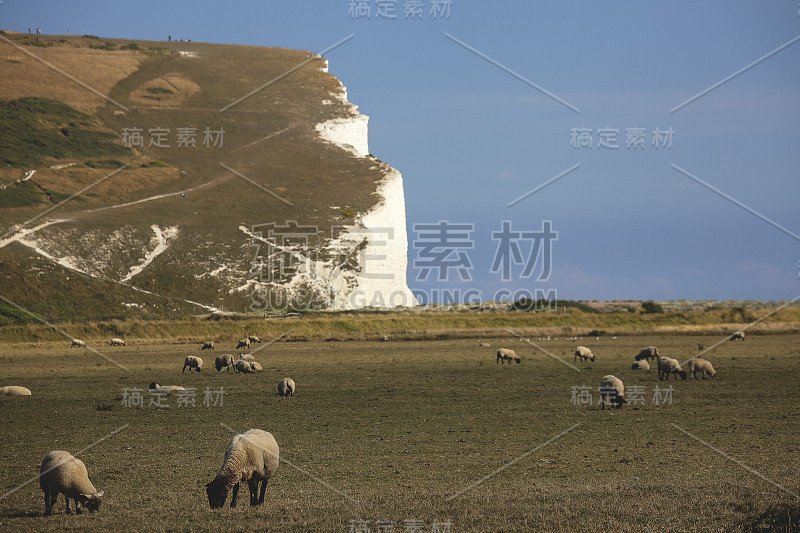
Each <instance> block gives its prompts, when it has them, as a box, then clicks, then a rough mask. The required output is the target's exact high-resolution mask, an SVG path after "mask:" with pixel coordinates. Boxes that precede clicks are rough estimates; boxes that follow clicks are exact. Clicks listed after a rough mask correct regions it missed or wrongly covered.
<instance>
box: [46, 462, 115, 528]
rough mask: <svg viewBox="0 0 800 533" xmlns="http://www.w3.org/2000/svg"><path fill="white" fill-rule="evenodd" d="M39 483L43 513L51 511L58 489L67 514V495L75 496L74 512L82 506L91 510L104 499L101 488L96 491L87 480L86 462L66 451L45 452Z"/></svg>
mask: <svg viewBox="0 0 800 533" xmlns="http://www.w3.org/2000/svg"><path fill="white" fill-rule="evenodd" d="M39 486H40V487H41V488H42V491H44V514H45V516H49V515H50V514H51V513H52V512H53V505H55V503H56V499H58V495H59V493H63V494H64V499H65V500H66V504H67V514H70V510H69V500H70V498H71V499H73V500H75V513H76V514H80V513H81V512H82V511H81V507H84V508H85V509H86V510H88V511H89V512H92V513H94V512H96V511H98V510H99V509H100V504H101V503H102V501H103V491H100V492H97V489H95V488H94V485H92V482H91V481H89V473H88V472H87V471H86V465H84V464H83V461H81V460H80V459H76V458H75V457H73V456H72V454H70V453H69V452H64V451H53V452H50V453H48V454H47V455H45V456H44V459H42V466H41V467H40V469H39ZM78 504H80V506H79V505H78Z"/></svg>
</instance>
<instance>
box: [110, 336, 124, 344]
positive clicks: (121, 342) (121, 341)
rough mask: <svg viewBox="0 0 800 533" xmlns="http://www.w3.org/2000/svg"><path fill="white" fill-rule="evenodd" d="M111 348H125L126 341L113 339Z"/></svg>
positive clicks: (117, 338)
mask: <svg viewBox="0 0 800 533" xmlns="http://www.w3.org/2000/svg"><path fill="white" fill-rule="evenodd" d="M111 346H125V341H124V340H122V339H120V338H119V337H114V338H113V339H111Z"/></svg>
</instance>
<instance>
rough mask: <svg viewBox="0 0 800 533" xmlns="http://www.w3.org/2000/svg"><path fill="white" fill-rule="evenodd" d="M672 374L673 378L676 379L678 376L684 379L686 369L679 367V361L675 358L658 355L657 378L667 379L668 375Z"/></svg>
mask: <svg viewBox="0 0 800 533" xmlns="http://www.w3.org/2000/svg"><path fill="white" fill-rule="evenodd" d="M670 374H672V375H674V376H675V379H676V380H677V379H678V376H680V377H681V379H686V371H685V370H684V369H682V368H681V365H680V363H679V362H678V360H677V359H672V358H671V357H659V358H658V379H659V380H663V379H665V378H666V379H667V380H669V375H670Z"/></svg>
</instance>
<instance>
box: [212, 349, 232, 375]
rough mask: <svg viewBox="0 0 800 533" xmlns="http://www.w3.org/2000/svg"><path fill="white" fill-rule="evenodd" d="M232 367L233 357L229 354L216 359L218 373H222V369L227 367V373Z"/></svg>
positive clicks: (215, 365)
mask: <svg viewBox="0 0 800 533" xmlns="http://www.w3.org/2000/svg"><path fill="white" fill-rule="evenodd" d="M232 366H233V356H232V355H231V354H229V353H225V354H222V355H220V356H217V358H216V359H214V367H215V368H216V369H217V372H219V371H221V370H222V367H225V371H226V372H227V371H228V370H230V369H231V367H232Z"/></svg>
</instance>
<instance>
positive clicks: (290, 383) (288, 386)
mask: <svg viewBox="0 0 800 533" xmlns="http://www.w3.org/2000/svg"><path fill="white" fill-rule="evenodd" d="M294 390H295V386H294V380H293V379H292V378H283V379H282V380H280V381H279V382H278V394H280V395H281V396H294Z"/></svg>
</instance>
